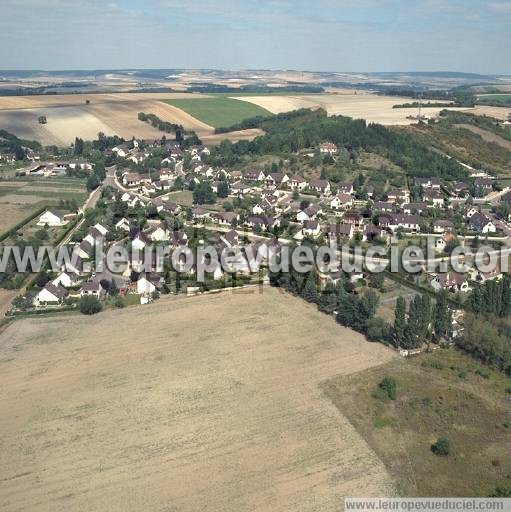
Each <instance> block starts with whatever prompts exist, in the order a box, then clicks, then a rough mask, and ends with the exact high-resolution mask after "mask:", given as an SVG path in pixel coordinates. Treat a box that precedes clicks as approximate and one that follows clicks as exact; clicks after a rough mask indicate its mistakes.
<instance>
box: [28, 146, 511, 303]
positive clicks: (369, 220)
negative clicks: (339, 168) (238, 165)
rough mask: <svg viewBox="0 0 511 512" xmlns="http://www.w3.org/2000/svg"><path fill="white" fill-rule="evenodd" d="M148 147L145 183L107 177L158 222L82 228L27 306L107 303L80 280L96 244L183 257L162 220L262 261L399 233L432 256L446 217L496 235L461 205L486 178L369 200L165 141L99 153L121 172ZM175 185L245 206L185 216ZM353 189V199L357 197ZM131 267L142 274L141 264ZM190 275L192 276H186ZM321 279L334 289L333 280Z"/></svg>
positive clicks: (59, 220)
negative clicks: (223, 189)
mask: <svg viewBox="0 0 511 512" xmlns="http://www.w3.org/2000/svg"><path fill="white" fill-rule="evenodd" d="M156 145H157V146H158V147H159V148H160V149H161V148H162V147H163V148H164V149H165V151H164V157H163V158H162V159H161V167H160V169H159V170H157V171H153V172H152V173H151V174H148V173H145V172H142V171H136V170H132V169H129V168H128V169H126V167H125V166H124V167H123V169H122V170H119V172H118V173H117V178H116V180H117V185H118V187H119V189H120V191H119V193H118V195H117V196H116V198H115V199H114V200H120V201H121V202H123V203H125V204H126V205H127V207H128V209H137V210H140V209H145V208H148V207H149V206H151V207H154V208H155V209H156V211H157V213H159V214H160V218H157V219H153V218H151V219H148V221H147V224H146V226H145V227H144V229H143V230H139V229H138V228H137V226H138V223H136V222H133V220H132V217H130V215H126V216H125V217H122V218H120V219H116V221H115V223H114V224H113V225H111V226H106V225H104V224H102V223H97V224H96V225H94V226H93V227H91V228H90V230H89V232H88V233H87V235H86V236H85V237H84V238H83V240H81V241H79V242H77V243H76V245H75V246H74V248H73V251H74V252H75V254H76V256H77V261H78V263H76V264H74V265H72V264H66V265H64V266H63V268H62V271H61V273H60V274H59V275H57V276H56V277H55V278H54V279H52V281H50V282H49V283H48V284H47V285H46V286H45V287H44V289H43V290H41V291H40V292H39V294H38V295H37V297H36V299H35V302H36V303H37V304H52V303H61V302H62V301H63V300H64V299H65V298H67V297H83V296H84V295H94V296H97V297H98V298H101V297H102V296H104V295H105V294H106V293H107V290H105V289H104V287H103V286H102V284H101V282H102V281H103V279H104V278H105V276H99V275H93V272H92V271H90V270H85V265H84V263H86V262H93V252H94V248H95V247H96V245H97V244H98V242H99V241H101V242H102V243H107V244H112V243H118V242H119V241H120V240H122V241H124V242H126V241H127V242H128V243H129V246H130V248H131V250H137V251H140V250H143V249H144V248H145V247H147V246H151V245H156V244H166V245H171V246H172V247H173V248H179V247H186V246H187V244H188V237H187V234H186V232H185V231H186V230H185V229H174V228H172V227H171V225H170V224H169V222H167V221H166V220H162V219H165V218H166V217H170V218H176V217H177V218H179V219H180V220H181V221H182V223H183V224H184V225H185V226H191V225H194V226H196V225H208V227H210V228H211V227H213V229H214V226H217V227H218V230H217V239H216V243H217V244H218V246H219V247H220V248H221V247H242V248H243V249H245V248H247V247H250V248H251V249H253V248H254V247H256V246H257V244H259V246H257V248H258V249H260V248H261V244H262V245H264V247H263V249H264V251H266V253H270V252H272V251H278V250H280V249H279V248H280V243H281V242H282V243H291V241H294V242H296V243H301V242H302V241H303V240H304V239H305V238H308V239H312V240H317V241H319V240H326V241H328V240H332V239H335V240H342V241H348V242H349V241H352V240H357V241H360V242H373V241H377V242H378V243H383V244H385V243H389V242H390V238H391V237H392V236H393V235H400V234H401V233H404V234H406V233H408V234H410V235H418V234H425V233H426V234H427V233H430V234H432V235H435V236H436V242H435V247H436V249H437V250H438V251H439V252H441V251H443V250H444V249H445V247H446V245H447V244H448V243H449V242H450V241H451V240H453V239H455V238H456V236H457V234H456V229H455V224H454V222H453V220H452V217H453V211H456V212H457V214H458V215H461V216H462V218H463V219H464V223H465V224H464V229H465V230H466V231H467V232H470V233H471V234H473V235H484V236H486V235H489V234H492V233H495V232H496V231H497V226H496V223H495V220H494V219H493V217H492V216H491V215H490V214H488V213H485V212H484V211H482V210H481V209H480V208H478V207H476V206H474V205H472V203H471V201H470V200H469V199H470V191H471V190H473V189H474V187H475V188H477V190H480V191H482V194H483V195H484V194H488V193H490V192H491V191H492V190H493V188H494V187H493V180H492V179H491V178H489V177H487V176H477V177H475V178H472V181H471V182H470V184H467V183H464V182H456V183H445V182H443V181H442V180H440V179H439V178H436V177H433V178H421V177H419V178H415V179H414V180H413V182H412V183H411V184H410V185H411V186H410V188H408V187H401V188H389V189H388V190H386V191H385V192H384V194H383V195H381V194H380V196H379V197H378V198H376V197H375V192H374V188H373V187H372V186H371V184H370V183H364V184H362V185H360V184H359V183H357V184H355V183H353V182H349V181H346V182H336V183H333V182H330V181H329V180H326V179H308V178H305V177H304V176H301V175H298V174H290V173H286V172H265V171H263V170H261V169H257V168H249V169H244V170H231V169H225V168H218V167H215V166H211V165H209V163H208V156H209V155H210V150H209V149H208V148H207V147H204V146H195V147H191V148H188V149H183V148H181V147H180V145H179V144H178V143H177V142H175V141H155V142H154V143H152V144H148V143H144V144H141V143H139V142H137V141H135V140H134V141H132V143H131V144H129V145H128V144H122V145H119V146H116V147H114V148H113V149H111V150H108V151H109V153H111V155H113V156H115V157H116V158H118V159H122V160H123V161H124V162H125V163H126V162H129V163H133V164H134V165H133V166H129V167H135V166H136V165H138V164H140V163H142V162H144V160H146V159H147V158H149V157H151V155H152V153H151V151H152V147H153V146H156ZM319 151H320V153H322V154H329V155H335V154H336V153H337V147H336V146H335V144H332V143H331V142H325V143H323V144H321V145H320V146H319ZM185 161H186V164H185ZM76 165H78V164H76ZM66 166H69V163H67V164H66ZM185 167H186V168H185ZM139 169H140V166H139ZM178 178H179V179H180V180H181V183H182V186H184V187H187V186H188V187H189V186H190V183H191V182H192V181H193V182H194V184H195V185H198V184H200V183H202V182H204V181H207V182H208V183H210V185H211V188H212V190H213V191H214V192H217V191H218V190H219V188H220V186H225V184H227V187H228V196H229V197H230V198H233V199H234V198H247V199H250V201H249V202H246V203H245V204H247V205H249V206H248V207H247V209H246V210H244V211H240V209H239V208H238V209H237V210H236V211H232V209H231V211H218V209H216V208H215V209H212V208H209V209H208V207H207V206H203V205H196V206H194V207H192V208H189V209H188V208H185V207H183V206H182V205H180V204H178V203H176V202H175V201H173V200H172V193H171V190H172V189H173V188H174V185H175V183H176V180H178ZM189 188H190V187H189ZM361 188H362V189H363V195H361V194H360V190H361ZM417 191H419V192H417ZM503 200H508V201H509V202H510V203H511V192H510V193H509V194H508V195H507V196H503ZM65 222H66V220H65V219H64V218H63V217H62V216H61V215H59V214H58V212H55V211H52V210H48V211H47V212H45V213H44V214H43V215H42V216H41V218H40V219H39V222H38V224H39V225H41V226H62V225H64V224H65ZM239 228H246V229H247V230H250V231H252V233H253V235H257V236H255V238H252V239H253V240H254V239H256V240H258V241H257V242H251V243H248V244H247V242H246V241H245V243H244V244H243V243H242V242H241V239H240V237H239V234H238V233H239V232H238V229H239ZM276 230H279V235H280V236H282V238H280V240H281V242H277V241H276V239H273V238H271V237H268V236H266V237H265V236H264V235H265V232H271V233H275V232H276ZM260 235H263V236H260ZM258 236H259V239H258ZM286 237H287V238H286ZM138 263H140V266H141V267H142V266H143V263H146V262H143V261H140V262H138ZM249 270H250V269H249V268H248V266H247V264H246V259H245V258H242V259H240V261H238V262H237V266H236V271H237V272H240V273H243V272H247V273H249ZM190 272H192V273H193V272H194V269H193V268H192V269H191V270H190ZM212 276H213V278H214V279H220V278H221V277H222V276H223V271H222V269H221V268H218V269H215V270H214V271H213V272H212ZM110 277H111V276H110ZM355 277H356V276H355ZM358 277H361V276H358ZM102 278H103V279H102ZM330 278H331V279H335V276H334V275H332V276H331V277H330ZM494 278H499V275H498V274H495V275H491V276H490V275H482V274H480V273H479V274H477V275H476V274H473V275H467V276H460V275H457V274H454V273H452V272H450V273H444V274H440V275H435V276H433V278H432V281H431V286H433V287H434V288H437V289H440V288H445V289H449V290H452V291H462V292H463V291H467V290H469V289H470V281H474V280H477V281H482V280H485V279H494ZM107 280H108V279H107ZM117 280H118V284H117V287H118V289H119V290H121V291H122V292H123V293H125V292H128V291H132V292H135V293H139V294H140V295H142V296H144V297H146V298H147V297H149V296H150V295H151V294H153V293H155V292H157V291H158V290H159V289H161V287H162V285H163V280H162V278H161V276H160V275H158V274H156V273H155V272H153V271H150V272H146V271H141V272H137V262H134V263H133V266H128V267H127V269H126V271H125V272H124V273H123V274H122V275H121V276H119V277H118V279H117Z"/></svg>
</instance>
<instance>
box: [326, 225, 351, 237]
mask: <svg viewBox="0 0 511 512" xmlns="http://www.w3.org/2000/svg"><path fill="white" fill-rule="evenodd" d="M325 233H326V235H327V237H328V238H329V240H333V239H337V238H343V237H347V238H348V239H349V240H351V239H352V238H353V235H354V233H355V228H354V227H353V224H330V225H329V226H327V227H326V229H325Z"/></svg>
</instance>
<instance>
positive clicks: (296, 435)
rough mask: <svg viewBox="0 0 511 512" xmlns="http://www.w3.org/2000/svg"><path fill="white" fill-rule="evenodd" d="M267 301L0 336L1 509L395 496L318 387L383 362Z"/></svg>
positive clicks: (331, 326)
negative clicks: (332, 379)
mask: <svg viewBox="0 0 511 512" xmlns="http://www.w3.org/2000/svg"><path fill="white" fill-rule="evenodd" d="M393 357H395V356H394V353H393V352H392V351H390V350H388V349H386V348H385V347H383V346H382V345H379V344H374V343H368V342H366V341H365V340H364V338H363V337H362V336H361V335H359V334H357V333H355V332H353V331H351V330H348V329H345V328H342V327H340V326H338V325H337V324H336V323H335V322H334V320H333V319H331V318H329V317H327V316H326V315H323V314H321V313H319V312H318V311H317V310H316V308H315V307H313V306H311V305H308V304H306V303H305V302H303V301H301V300H299V299H295V298H293V297H291V296H289V295H287V294H284V293H281V292H279V291H278V290H275V289H267V288H265V289H264V290H263V292H262V293H261V291H260V290H259V289H251V290H245V291H239V290H238V291H237V292H233V293H230V292H229V293H223V294H216V295H209V296H202V297H196V298H190V299H187V298H180V299H175V298H174V299H173V298H169V299H161V300H160V301H159V302H157V303H155V304H153V305H150V306H146V307H140V306H135V307H129V308H126V309H124V310H116V311H109V312H106V313H102V314H100V315H98V316H95V317H94V318H90V317H86V316H80V315H72V316H61V317H53V318H33V319H26V320H20V321H17V322H15V323H14V324H13V325H11V326H10V327H9V328H8V329H7V330H6V331H5V332H4V333H3V334H1V335H0V371H1V372H2V386H1V387H0V446H1V448H2V449H1V450H0V482H1V483H0V509H1V510H2V511H4V512H9V511H14V510H16V511H30V512H39V511H50V510H51V511H52V512H58V511H66V512H74V511H82V510H108V511H110V512H116V511H122V512H130V511H137V512H138V511H141V510H148V511H149V510H150V511H156V510H158V511H170V510H176V511H179V512H197V511H199V510H211V511H220V510H222V511H224V512H231V511H232V512H248V511H250V512H258V511H260V512H268V511H281V512H284V511H293V512H305V511H307V512H310V511H317V512H334V511H338V510H340V507H341V504H342V502H343V497H344V496H350V495H355V496H384V495H393V494H394V493H395V490H394V485H393V483H392V481H391V479H390V478H389V476H388V474H387V472H386V470H385V469H384V466H383V464H382V463H381V461H380V460H379V459H378V458H377V457H376V456H375V454H374V452H373V451H372V450H371V449H370V448H369V447H368V445H367V444H366V442H365V441H364V439H363V438H362V437H361V436H360V435H358V434H357V432H356V431H355V429H354V428H353V427H352V425H351V424H350V423H349V422H348V420H347V419H346V418H345V417H344V416H343V415H342V414H340V413H339V412H338V410H337V409H336V408H335V407H334V405H333V404H332V403H331V402H330V401H329V400H328V399H327V398H326V397H324V396H323V395H322V392H321V390H320V386H319V385H320V383H321V382H322V381H324V380H325V379H328V378H331V377H333V376H335V375H348V374H351V373H353V372H357V371H360V370H363V369H365V368H369V367H371V366H375V365H379V364H382V363H385V362H386V361H389V360H391V359H392V358H393Z"/></svg>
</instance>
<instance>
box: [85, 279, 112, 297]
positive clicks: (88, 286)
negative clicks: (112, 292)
mask: <svg viewBox="0 0 511 512" xmlns="http://www.w3.org/2000/svg"><path fill="white" fill-rule="evenodd" d="M105 295H106V290H105V289H104V288H103V286H102V284H101V283H100V282H99V281H87V282H86V283H84V284H83V286H82V287H81V288H80V297H85V296H91V297H96V298H97V299H101V298H102V297H104V296H105Z"/></svg>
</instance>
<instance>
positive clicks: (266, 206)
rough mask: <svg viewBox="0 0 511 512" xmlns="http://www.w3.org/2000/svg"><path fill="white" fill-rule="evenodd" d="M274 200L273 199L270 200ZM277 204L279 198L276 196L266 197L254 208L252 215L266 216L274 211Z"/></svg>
mask: <svg viewBox="0 0 511 512" xmlns="http://www.w3.org/2000/svg"><path fill="white" fill-rule="evenodd" d="M270 198H272V199H270ZM276 204H277V198H276V197H274V196H265V197H264V199H263V200H262V201H261V202H260V203H257V204H256V205H255V206H254V207H253V208H252V213H253V214H255V215H264V214H269V213H271V212H272V211H273V209H274V207H275V205H276Z"/></svg>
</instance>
